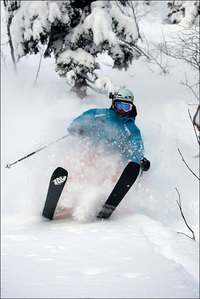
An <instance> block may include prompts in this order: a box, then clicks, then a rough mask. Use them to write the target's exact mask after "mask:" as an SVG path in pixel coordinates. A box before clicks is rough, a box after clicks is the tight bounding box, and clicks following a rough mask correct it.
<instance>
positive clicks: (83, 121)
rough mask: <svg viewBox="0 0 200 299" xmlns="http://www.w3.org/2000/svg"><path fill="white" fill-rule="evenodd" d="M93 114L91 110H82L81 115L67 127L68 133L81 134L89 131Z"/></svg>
mask: <svg viewBox="0 0 200 299" xmlns="http://www.w3.org/2000/svg"><path fill="white" fill-rule="evenodd" d="M93 118H94V115H93V113H92V110H89V111H86V112H84V113H83V114H82V115H80V116H79V117H77V118H76V119H74V120H73V122H72V123H71V125H70V126H69V128H68V132H69V134H70V135H72V136H74V135H82V134H85V133H87V132H88V131H89V127H90V126H91V123H92V119H93Z"/></svg>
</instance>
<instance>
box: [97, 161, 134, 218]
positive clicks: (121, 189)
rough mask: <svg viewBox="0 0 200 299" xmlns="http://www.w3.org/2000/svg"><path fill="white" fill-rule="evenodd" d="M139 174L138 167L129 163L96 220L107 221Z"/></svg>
mask: <svg viewBox="0 0 200 299" xmlns="http://www.w3.org/2000/svg"><path fill="white" fill-rule="evenodd" d="M139 172H140V165H139V164H138V163H135V162H129V163H128V165H127V166H126V167H125V169H124V171H123V172H122V174H121V176H120V178H119V180H118V181H117V183H116V185H115V187H114V189H113V191H112V192H111V194H110V196H109V197H108V199H107V201H106V202H105V204H104V205H103V207H102V209H101V211H100V212H99V213H98V215H97V219H107V218H109V217H110V216H111V214H112V213H113V212H114V210H115V209H116V207H117V206H118V205H119V203H120V202H121V201H122V199H123V198H124V196H125V195H126V193H127V192H128V191H129V190H130V188H131V186H132V185H133V183H134V182H135V180H136V179H137V177H138V175H139Z"/></svg>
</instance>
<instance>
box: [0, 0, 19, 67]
mask: <svg viewBox="0 0 200 299" xmlns="http://www.w3.org/2000/svg"><path fill="white" fill-rule="evenodd" d="M20 3H21V0H19V1H8V0H4V1H3V4H4V7H5V12H6V26H7V35H8V43H9V46H10V52H11V57H12V61H13V64H14V68H15V70H16V60H15V54H14V48H13V42H12V36H11V32H10V26H11V23H12V19H13V17H14V14H15V12H16V11H17V10H18V9H19V7H20Z"/></svg>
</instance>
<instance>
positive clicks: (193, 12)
mask: <svg viewBox="0 0 200 299" xmlns="http://www.w3.org/2000/svg"><path fill="white" fill-rule="evenodd" d="M167 4H168V8H169V11H170V12H169V14H168V18H169V20H170V22H171V23H179V24H180V25H182V26H186V27H188V26H190V25H191V24H193V23H194V22H197V24H198V23H199V20H198V16H199V15H200V3H199V1H176V0H172V1H167Z"/></svg>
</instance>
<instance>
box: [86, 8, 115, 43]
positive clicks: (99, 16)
mask: <svg viewBox="0 0 200 299" xmlns="http://www.w3.org/2000/svg"><path fill="white" fill-rule="evenodd" d="M102 20H103V22H102ZM83 26H84V29H85V30H89V29H91V30H92V32H93V40H94V43H95V44H96V45H97V46H98V45H99V44H100V43H103V42H105V41H108V43H109V44H110V45H111V46H114V45H115V44H116V43H117V40H116V36H115V34H114V32H113V31H112V19H111V16H110V15H109V14H108V13H107V12H106V11H104V9H101V8H100V7H94V8H93V10H92V13H91V14H90V15H89V16H88V17H87V18H85V20H84V24H83Z"/></svg>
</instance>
